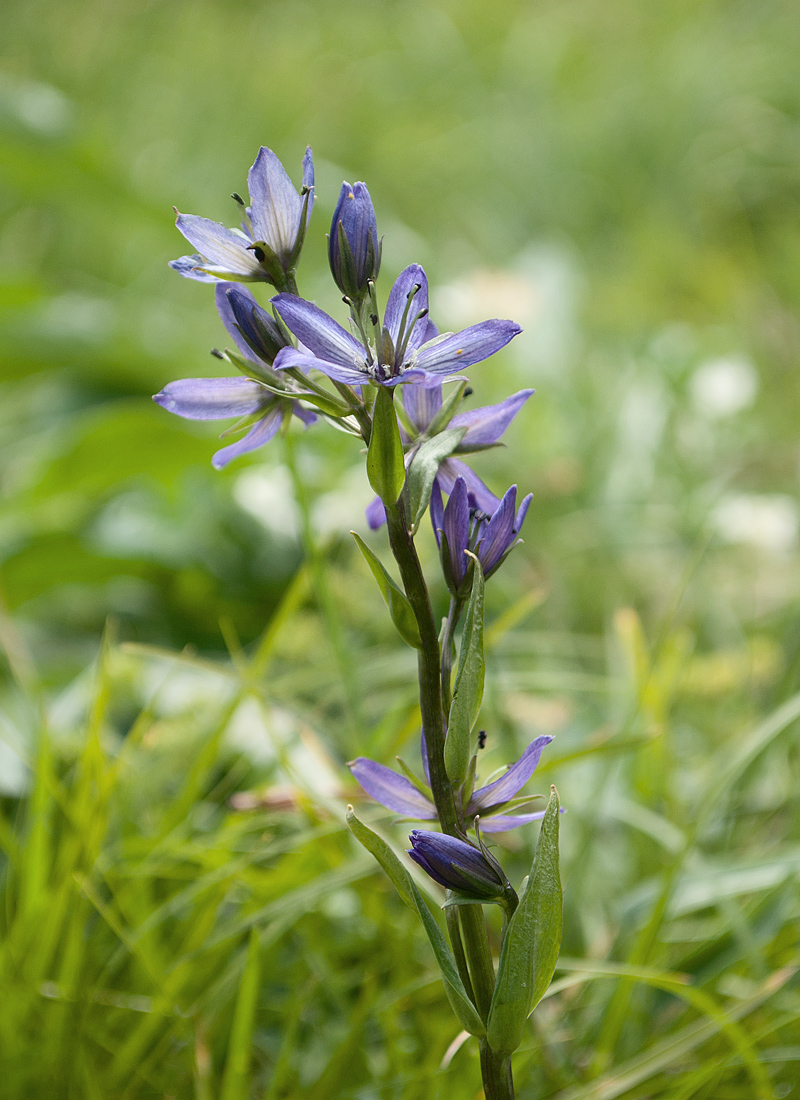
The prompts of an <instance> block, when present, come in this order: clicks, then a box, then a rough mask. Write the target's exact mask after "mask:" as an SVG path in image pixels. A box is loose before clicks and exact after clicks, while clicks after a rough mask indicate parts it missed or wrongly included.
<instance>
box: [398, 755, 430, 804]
mask: <svg viewBox="0 0 800 1100" xmlns="http://www.w3.org/2000/svg"><path fill="white" fill-rule="evenodd" d="M395 760H396V761H397V763H398V764H399V765H400V771H401V772H402V773H403V775H404V776H405V777H406V779H407V780H408V781H409V783H411V784H412V785H413V786H414V787H416V788H417V790H418V791H419V793H420V794H424V795H425V797H426V798H430V797H431V789H430V787H429V786H428V784H427V783H423V782H422V780H421V779H417V777H416V775H414V773H413V772H412V770H411V768H409V766H408V764H406V762H405V760H403V759H402V757H400V756H395Z"/></svg>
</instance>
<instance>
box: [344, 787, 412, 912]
mask: <svg viewBox="0 0 800 1100" xmlns="http://www.w3.org/2000/svg"><path fill="white" fill-rule="evenodd" d="M346 819H347V824H348V825H349V826H350V831H351V832H352V834H353V836H354V837H355V838H356V840H357V841H358V842H359V844H362V845H363V846H364V847H365V848H366V849H367V851H368V852H369V853H370V855H373V856H374V857H375V859H377V861H378V863H380V865H381V867H382V868H383V869H384V871H385V872H386V874H387V875H388V876H389V878H390V879H391V880H392V882H393V883H394V885H395V887H396V889H397V892H398V894H399V895H400V897H401V898H402V899H403V901H404V902H405V903H406V905H407V906H408V907H409V909H410V910H411V911H412V912H414V913H416V912H417V905H416V902H415V900H414V895H413V894H412V892H411V875H410V874H409V873H408V871H407V870H406V868H405V867H404V866H403V864H402V863H401V862H400V860H399V859H398V858H397V856H396V855H395V854H394V852H393V851H392V849H391V848H390V847H389V845H388V844H387V843H386V841H385V840H384V839H383V838H382V837H379V836H378V834H377V833H373V831H372V829H370V828H368V827H367V826H366V825H365V824H364V822H363V821H359V819H358V818H357V817H356V815H355V813H354V811H353V807H352V806H348V807H347V815H346Z"/></svg>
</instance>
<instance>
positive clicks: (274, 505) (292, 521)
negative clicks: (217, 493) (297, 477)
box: [233, 465, 300, 539]
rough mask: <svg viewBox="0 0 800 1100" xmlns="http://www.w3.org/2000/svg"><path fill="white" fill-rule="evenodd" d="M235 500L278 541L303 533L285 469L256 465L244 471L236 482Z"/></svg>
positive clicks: (292, 490) (287, 472) (290, 482)
mask: <svg viewBox="0 0 800 1100" xmlns="http://www.w3.org/2000/svg"><path fill="white" fill-rule="evenodd" d="M233 497H234V500H235V501H236V503H237V504H238V505H239V507H240V508H244V510H245V512H249V513H250V515H251V516H254V517H255V518H256V519H257V520H258V521H259V523H262V524H263V525H264V527H266V528H267V530H268V531H269V532H270V533H271V534H273V535H276V536H277V537H278V538H285V539H295V538H297V536H298V534H299V532H300V512H299V509H298V507H297V501H296V500H295V496H294V489H293V488H292V478H291V474H290V473H289V471H288V470H287V468H286V467H285V466H280V465H279V466H255V467H252V468H250V469H248V470H244V471H243V472H242V473H241V474H239V476H238V477H237V478H236V480H235V481H234V483H233Z"/></svg>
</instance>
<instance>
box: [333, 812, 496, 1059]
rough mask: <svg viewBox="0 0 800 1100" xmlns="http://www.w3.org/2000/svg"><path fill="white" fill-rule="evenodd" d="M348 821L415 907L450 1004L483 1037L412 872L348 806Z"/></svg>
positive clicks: (464, 1023)
mask: <svg viewBox="0 0 800 1100" xmlns="http://www.w3.org/2000/svg"><path fill="white" fill-rule="evenodd" d="M347 824H348V825H349V826H350V828H351V829H352V831H353V835H354V836H355V838H356V840H358V841H359V842H360V843H361V844H363V845H364V847H365V848H366V849H367V851H368V852H371V854H372V855H373V856H374V857H375V859H377V861H378V863H380V865H381V867H383V869H384V871H385V872H386V874H387V875H388V876H389V878H390V879H391V880H392V882H393V883H394V884H395V886H396V888H397V892H398V893H399V895H400V897H401V898H402V899H403V901H404V902H405V903H406V905H408V906H409V908H411V909H413V910H414V911H415V912H416V913H417V915H418V916H419V918H420V920H421V921H422V925H423V927H424V929H425V932H426V934H427V936H428V939H429V940H430V944H431V947H432V948H433V953H434V955H435V956H436V962H437V963H438V964H439V970H440V971H441V974H442V981H443V982H444V988H445V993H446V994H447V999H448V1001H449V1002H450V1007H451V1008H452V1009H453V1012H454V1013H455V1014H456V1017H457V1018H458V1022H459V1023H460V1024H461V1026H462V1027H463V1028H464V1029H465V1031H468V1032H470V1034H471V1035H477V1036H478V1037H479V1038H483V1036H484V1035H485V1034H486V1029H485V1028H484V1025H483V1021H482V1020H481V1018H480V1016H479V1015H478V1012H477V1009H476V1008H475V1006H474V1005H473V1003H472V1001H471V1000H470V999H469V997H468V996H467V991H466V989H465V988H464V983H463V982H462V981H461V976H460V975H459V973H458V967H457V966H456V960H455V958H454V957H453V952H452V951H451V950H450V947H449V945H448V943H447V940H446V939H445V935H444V932H442V930H441V928H440V927H439V925H438V924H437V923H436V919H435V918H434V916H433V914H432V913H431V911H430V909H429V908H428V906H427V905H426V903H425V900H424V898H423V897H422V894H420V892H419V890H418V889H417V887H416V885H415V883H414V880H413V879H412V878H411V875H410V874H409V873H408V871H407V870H406V869H405V867H404V866H403V865H402V863H401V862H400V860H399V859H398V858H397V856H396V855H395V854H394V852H393V851H392V849H391V848H390V847H389V845H388V844H387V843H386V841H385V840H382V839H381V837H379V836H378V834H377V833H373V831H372V830H371V829H369V828H367V826H366V825H365V824H364V823H363V821H359V820H358V818H357V817H356V815H355V813H354V812H353V807H352V806H348V807H347Z"/></svg>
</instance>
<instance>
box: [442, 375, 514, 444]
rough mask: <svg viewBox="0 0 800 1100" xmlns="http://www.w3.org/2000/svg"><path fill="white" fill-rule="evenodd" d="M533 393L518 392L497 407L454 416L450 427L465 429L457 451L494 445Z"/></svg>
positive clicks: (473, 410)
mask: <svg viewBox="0 0 800 1100" xmlns="http://www.w3.org/2000/svg"><path fill="white" fill-rule="evenodd" d="M534 392H535V391H534V390H520V391H519V393H514V394H512V395H511V397H507V398H506V399H505V401H501V402H500V404H499V405H485V406H484V407H483V408H482V409H471V410H470V411H469V412H464V413H459V414H458V416H454V417H453V419H452V420H451V421H450V427H451V428H466V429H467V430H466V432H465V433H464V438H463V439H462V440H461V442H460V443H459V445H458V446H459V450H461V451H468V450H469V449H470V447H488V446H490V445H491V444H492V443H496V442H497V441H498V439H499V438H500V436H501V435H502V434H503V432H504V431H505V430H506V428H507V427H508V425H509V424H510V423H511V421H512V420H513V419H514V417H515V416H516V415H517V413H518V412H519V410H520V409H521V408H522V406H523V405H524V404H525V402H526V401H527V400H528V398H529V397H530V396H531V395H532V394H533V393H534Z"/></svg>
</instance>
